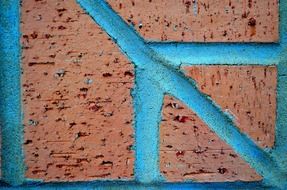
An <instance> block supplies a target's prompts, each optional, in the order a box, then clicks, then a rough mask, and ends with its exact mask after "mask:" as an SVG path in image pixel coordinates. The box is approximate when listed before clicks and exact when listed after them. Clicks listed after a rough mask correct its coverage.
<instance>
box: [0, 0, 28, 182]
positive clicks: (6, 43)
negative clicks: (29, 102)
mask: <svg viewBox="0 0 287 190" xmlns="http://www.w3.org/2000/svg"><path fill="white" fill-rule="evenodd" d="M0 10H1V11H0V33H1V35H0V45H1V47H0V79H1V80H0V91H1V93H0V110H1V112H0V125H1V130H2V155H1V159H2V180H4V181H5V182H7V183H9V184H11V185H19V184H21V183H22V182H23V180H24V164H23V150H22V140H23V132H22V123H21V98H20V97H21V90H20V89H21V85H20V76H21V71H20V48H21V46H20V32H19V25H20V21H19V15H20V13H19V10H20V1H19V0H9V1H8V0H7V1H1V2H0Z"/></svg>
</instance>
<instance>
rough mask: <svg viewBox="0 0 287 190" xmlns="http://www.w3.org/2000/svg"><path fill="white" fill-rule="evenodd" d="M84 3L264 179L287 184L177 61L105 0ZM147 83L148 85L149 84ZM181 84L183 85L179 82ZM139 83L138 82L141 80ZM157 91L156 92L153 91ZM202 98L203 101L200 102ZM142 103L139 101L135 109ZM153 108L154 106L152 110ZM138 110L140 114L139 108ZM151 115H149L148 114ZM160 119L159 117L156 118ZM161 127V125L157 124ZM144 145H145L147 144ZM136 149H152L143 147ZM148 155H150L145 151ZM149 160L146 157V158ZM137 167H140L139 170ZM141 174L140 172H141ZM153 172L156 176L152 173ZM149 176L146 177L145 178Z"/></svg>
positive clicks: (141, 64)
mask: <svg viewBox="0 0 287 190" xmlns="http://www.w3.org/2000/svg"><path fill="white" fill-rule="evenodd" d="M78 2H79V3H80V5H81V6H82V7H83V8H84V9H85V10H86V11H87V12H88V13H89V14H90V15H91V16H92V18H93V19H94V20H95V21H96V22H97V23H98V24H99V25H100V26H101V27H102V28H103V29H104V30H105V31H106V32H107V33H108V34H109V35H110V36H111V37H112V38H113V39H114V41H115V42H116V43H117V44H118V45H119V47H120V48H121V50H122V51H123V52H124V53H125V54H126V55H127V56H128V57H129V58H130V60H131V61H132V62H133V63H134V64H135V65H136V69H140V70H141V72H143V73H145V74H144V75H145V77H148V78H149V80H150V81H153V83H155V84H156V83H157V85H158V87H160V88H161V89H163V91H164V92H168V93H170V94H172V95H173V96H175V97H176V98H178V99H180V100H181V101H183V102H184V103H186V104H187V105H188V106H189V107H190V108H191V109H192V110H193V111H194V112H195V113H196V114H197V115H198V116H199V117H200V118H201V119H202V120H203V121H205V122H206V123H207V125H208V126H209V127H210V128H211V129H212V130H213V131H215V132H216V133H217V134H218V135H219V136H220V137H221V138H222V139H223V140H224V141H226V142H227V143H228V144H229V145H231V147H232V148H233V149H234V150H235V151H236V152H237V153H239V154H240V155H241V156H242V157H243V158H244V159H245V160H246V161H247V162H248V163H249V164H250V165H251V166H252V167H253V168H255V169H256V170H257V172H258V173H260V174H261V175H263V177H264V182H266V183H267V184H272V185H275V186H279V187H282V188H283V187H285V186H287V184H286V183H287V182H286V179H287V177H286V173H285V172H286V171H282V170H280V168H279V167H278V165H277V163H276V162H275V161H274V160H273V158H271V156H270V155H269V154H268V153H267V152H265V151H263V150H262V149H260V148H259V147H258V146H257V145H256V144H255V143H254V142H253V141H252V140H251V139H250V138H248V137H247V136H246V135H244V134H242V133H240V132H239V130H238V129H237V128H236V127H235V126H234V124H233V123H232V121H231V120H230V118H229V117H228V116H227V115H226V114H224V113H222V111H221V110H220V109H219V108H218V107H217V106H216V105H214V104H213V103H212V101H211V100H209V99H208V98H207V97H206V96H205V95H203V94H201V93H200V92H199V91H198V90H197V88H196V87H195V85H194V84H193V82H192V81H191V80H190V79H187V78H186V77H185V76H184V75H183V74H182V73H181V72H179V71H178V70H176V69H175V68H176V67H174V65H173V64H171V63H170V62H169V61H167V60H166V59H164V58H163V57H160V56H158V54H156V53H155V52H154V51H153V50H152V49H151V48H149V47H148V46H147V45H146V43H145V42H144V41H143V40H142V38H141V37H139V36H138V35H137V33H136V32H134V30H133V29H132V28H131V27H129V26H128V25H127V24H126V23H125V22H124V21H123V20H122V19H121V18H120V17H119V16H118V15H117V14H116V13H115V12H114V11H113V10H112V9H111V8H110V7H109V6H108V5H107V4H106V3H105V2H104V1H101V0H78ZM141 82H143V84H142V85H143V86H146V88H148V84H145V83H144V82H146V81H145V80H143V81H141ZM179 84H180V85H179ZM137 85H138V84H137ZM150 93H152V94H155V93H154V92H150ZM198 102H200V104H199V103H198ZM137 106H140V105H138V104H137V102H135V107H136V108H135V109H136V110H140V108H137ZM151 111H152V110H151ZM147 113H149V118H150V119H152V120H153V119H154V118H153V117H154V115H157V114H156V113H152V112H147ZM136 114H138V113H137V112H136ZM145 117H147V116H145ZM155 120H156V118H155ZM154 127H155V128H157V127H158V126H154ZM136 133H140V134H141V135H142V138H143V137H144V136H147V135H150V134H149V131H136ZM143 148H144V147H143ZM136 151H142V152H148V151H145V150H141V149H138V147H137V149H136ZM145 156H146V157H148V156H149V155H145ZM144 161H145V160H143V162H144ZM140 162H142V160H138V159H137V158H136V167H138V166H139V165H141V163H140ZM143 169H145V171H140V172H141V173H140V174H143V173H146V172H149V171H154V170H153V169H152V168H148V167H147V166H146V167H145V168H143ZM136 171H137V170H136ZM137 175H138V176H137ZM136 176H137V178H138V179H140V180H141V182H143V183H145V182H147V183H148V182H150V181H154V180H157V179H150V178H148V176H146V175H141V176H139V174H137V173H136ZM151 176H156V175H153V174H151ZM144 177H146V178H144Z"/></svg>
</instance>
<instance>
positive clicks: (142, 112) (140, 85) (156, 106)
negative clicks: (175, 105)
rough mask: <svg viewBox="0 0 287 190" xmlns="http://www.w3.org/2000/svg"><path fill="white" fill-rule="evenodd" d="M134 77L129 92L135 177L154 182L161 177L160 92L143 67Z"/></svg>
mask: <svg viewBox="0 0 287 190" xmlns="http://www.w3.org/2000/svg"><path fill="white" fill-rule="evenodd" d="M135 76H136V78H135V79H136V80H135V87H134V89H133V93H132V96H133V99H134V109H135V113H136V114H135V120H134V121H135V131H136V132H135V155H136V156H135V157H136V162H135V180H136V181H141V182H143V183H155V182H157V181H160V180H162V179H163V177H162V176H161V175H160V172H159V151H158V150H159V147H158V146H159V142H158V141H159V138H158V137H159V128H158V126H159V124H160V121H161V110H162V102H163V98H164V94H163V91H162V89H161V88H160V86H159V85H158V84H157V83H155V81H152V80H150V79H149V78H148V77H147V76H146V73H145V72H144V71H143V70H140V69H136V70H135ZM151 92H152V93H151ZM151 113H152V114H153V115H152V116H151Z"/></svg>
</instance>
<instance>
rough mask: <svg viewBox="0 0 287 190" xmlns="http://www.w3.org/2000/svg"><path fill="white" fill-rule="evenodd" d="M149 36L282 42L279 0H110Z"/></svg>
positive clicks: (125, 17) (177, 39) (123, 15)
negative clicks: (279, 38)
mask: <svg viewBox="0 0 287 190" xmlns="http://www.w3.org/2000/svg"><path fill="white" fill-rule="evenodd" d="M108 2H109V3H110V5H111V7H112V8H113V9H115V10H116V11H117V12H118V13H119V14H120V15H121V16H122V17H123V18H124V19H125V20H126V22H128V23H129V24H131V25H134V27H135V29H136V30H137V31H138V32H139V33H140V34H141V35H142V36H143V37H144V38H146V39H149V40H161V41H198V42H226V41H229V42H275V41H278V18H279V16H278V1H277V0H262V1H255V0H174V1H171V0H108Z"/></svg>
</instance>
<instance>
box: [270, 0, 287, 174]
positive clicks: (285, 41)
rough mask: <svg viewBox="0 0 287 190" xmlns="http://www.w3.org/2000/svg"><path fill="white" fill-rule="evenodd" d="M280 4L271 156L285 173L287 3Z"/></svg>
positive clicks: (286, 161) (286, 146) (286, 139)
mask: <svg viewBox="0 0 287 190" xmlns="http://www.w3.org/2000/svg"><path fill="white" fill-rule="evenodd" d="M280 4H281V6H280V23H281V25H280V42H281V43H280V46H281V47H282V51H281V53H280V56H279V65H278V85H277V121H276V138H275V139H276V142H275V148H274V150H273V151H272V155H273V157H274V158H275V159H276V160H277V161H278V163H279V165H280V167H281V168H283V169H284V170H285V171H287V143H286V142H287V1H283V0H282V1H281V2H280Z"/></svg>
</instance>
